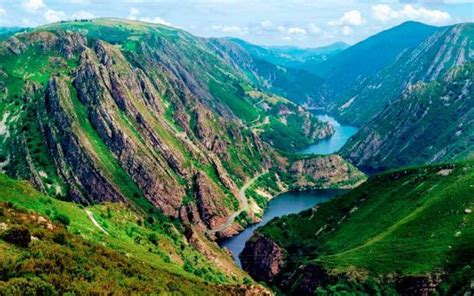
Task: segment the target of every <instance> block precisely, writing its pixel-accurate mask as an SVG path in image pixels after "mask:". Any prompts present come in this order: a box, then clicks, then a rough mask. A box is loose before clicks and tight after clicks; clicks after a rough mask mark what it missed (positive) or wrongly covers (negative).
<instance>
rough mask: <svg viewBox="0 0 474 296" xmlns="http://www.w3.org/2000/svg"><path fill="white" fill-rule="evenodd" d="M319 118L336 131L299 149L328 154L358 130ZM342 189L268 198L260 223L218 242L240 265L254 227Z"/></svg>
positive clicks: (307, 205)
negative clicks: (328, 136) (315, 142)
mask: <svg viewBox="0 0 474 296" xmlns="http://www.w3.org/2000/svg"><path fill="white" fill-rule="evenodd" d="M318 118H319V119H320V120H322V121H329V122H331V123H332V124H333V126H334V128H335V130H336V132H335V134H334V135H333V136H332V137H331V138H329V139H326V140H323V141H320V142H318V143H317V144H314V145H311V146H309V147H308V148H306V149H304V150H303V151H300V153H304V154H311V153H313V154H331V153H334V152H337V151H339V149H341V147H342V146H344V144H345V143H346V142H347V140H349V138H350V137H351V136H352V135H354V134H355V133H356V132H357V128H355V127H352V126H343V125H340V124H339V123H338V122H337V121H336V120H335V119H334V118H332V117H330V116H328V115H318ZM342 192H343V190H313V191H304V192H288V193H283V194H280V195H279V196H277V197H275V198H274V199H272V200H271V201H270V202H269V204H268V207H267V209H266V210H265V213H264V215H263V218H262V221H261V222H260V223H258V224H255V225H252V226H250V227H248V228H246V229H245V230H244V231H243V232H241V233H240V234H238V235H236V236H234V237H232V238H229V239H226V240H223V241H221V242H220V246H221V247H225V248H227V249H229V250H230V251H231V252H232V255H233V257H234V259H235V262H236V263H237V265H239V266H241V265H240V260H239V258H238V255H239V254H240V253H241V252H242V250H243V249H244V247H245V242H246V241H247V240H248V239H249V238H250V237H251V236H252V234H253V232H254V231H255V229H257V228H258V227H260V226H263V225H265V224H266V223H268V221H270V220H272V219H273V218H276V217H281V216H284V215H289V214H293V213H299V212H301V211H303V210H306V209H309V208H312V207H313V206H315V205H316V204H318V203H322V202H324V201H327V200H329V199H331V198H333V197H334V196H335V195H337V194H338V193H342Z"/></svg>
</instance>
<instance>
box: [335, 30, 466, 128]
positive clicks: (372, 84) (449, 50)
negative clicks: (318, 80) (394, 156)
mask: <svg viewBox="0 0 474 296" xmlns="http://www.w3.org/2000/svg"><path fill="white" fill-rule="evenodd" d="M473 32H474V25H473V24H472V23H471V24H469V23H465V24H458V25H454V26H449V27H444V28H439V29H438V30H437V31H436V32H435V33H434V34H432V35H431V36H429V37H428V38H427V39H426V40H425V41H423V42H421V43H420V44H419V45H417V46H415V47H413V48H408V49H406V50H404V51H403V52H400V54H399V55H398V56H397V57H396V58H395V59H394V60H393V61H392V62H390V64H388V65H386V66H385V67H384V68H382V69H380V70H379V71H378V72H377V73H374V74H373V75H370V76H363V77H365V78H364V81H363V82H362V83H360V84H359V85H355V86H352V89H351V90H350V91H349V92H348V93H346V94H344V95H343V96H342V97H339V98H338V100H336V102H335V104H336V105H335V106H334V107H333V108H334V109H333V111H334V112H337V113H338V116H340V117H341V118H343V119H344V120H347V121H349V122H351V123H352V124H355V125H359V126H360V125H362V124H364V123H366V122H368V120H370V119H371V118H372V117H373V116H375V115H376V114H378V113H379V112H380V111H382V110H383V109H384V108H385V105H387V103H389V102H391V101H393V100H395V99H397V98H398V97H399V96H400V94H401V93H402V92H403V91H404V90H405V89H406V88H408V87H410V85H413V84H416V83H418V82H429V81H433V80H436V79H442V77H443V76H444V75H445V74H446V72H447V71H449V70H450V69H452V68H454V67H458V66H462V65H463V64H464V63H468V62H471V61H472V60H473V59H474V56H473V55H472V53H470V50H469V49H470V48H472V46H473V40H474V38H473V37H474V33H473ZM387 44H391V42H390V43H387ZM375 98H376V99H375ZM336 108H337V110H336Z"/></svg>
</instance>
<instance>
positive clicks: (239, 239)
mask: <svg viewBox="0 0 474 296" xmlns="http://www.w3.org/2000/svg"><path fill="white" fill-rule="evenodd" d="M340 192H342V190H314V191H302V192H287V193H283V194H280V195H279V196H277V197H275V198H274V199H272V200H271V201H270V202H269V203H268V207H267V209H266V210H265V213H264V215H263V218H262V221H261V222H260V223H258V224H254V225H252V226H250V227H248V228H246V229H245V230H244V231H243V232H241V233H239V234H238V235H236V236H234V237H231V238H229V239H226V240H223V241H222V242H220V246H221V247H225V248H227V249H229V250H230V251H231V252H232V256H233V257H234V260H235V262H236V263H237V265H238V266H241V265H240V259H239V257H238V254H240V253H241V252H242V250H243V249H244V247H245V242H246V241H247V240H248V239H249V238H250V237H251V236H252V234H253V232H254V231H255V229H256V228H258V227H260V226H263V225H265V224H266V223H267V222H268V221H270V220H272V219H273V218H275V217H281V216H284V215H288V214H293V213H299V212H301V211H303V210H306V209H309V208H311V207H313V206H315V205H316V204H318V203H322V202H324V201H327V200H329V199H331V198H332V197H334V196H335V195H336V194H338V193H340Z"/></svg>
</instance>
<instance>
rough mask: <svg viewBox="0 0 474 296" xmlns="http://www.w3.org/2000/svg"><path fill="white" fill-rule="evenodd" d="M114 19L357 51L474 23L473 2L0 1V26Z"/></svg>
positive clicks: (266, 42) (262, 42) (267, 42)
mask: <svg viewBox="0 0 474 296" xmlns="http://www.w3.org/2000/svg"><path fill="white" fill-rule="evenodd" d="M95 17H116V18H125V19H132V20H139V21H146V22H153V23H159V24H164V25H169V26H173V27H177V28H180V29H183V30H186V31H189V32H191V33H193V34H194V35H197V36H202V37H229V36H232V37H238V38H242V39H245V40H247V41H250V42H252V43H255V44H260V45H290V46H298V47H318V46H324V45H328V44H331V43H333V42H337V41H343V42H346V43H349V44H354V43H356V42H358V41H361V40H363V39H365V38H367V37H369V36H370V35H373V34H375V33H377V32H379V31H382V30H384V29H387V28H390V27H393V26H395V25H397V24H400V23H402V22H404V21H407V20H415V21H420V22H424V23H427V24H432V25H437V26H442V25H448V24H453V23H460V22H473V21H474V0H414V1H409V0H381V1H362V0H339V1H328V0H286V1H285V0H174V1H173V0H116V1H113V0H0V26H21V27H31V26H37V25H41V24H46V23H51V22H57V21H60V20H69V19H81V18H95Z"/></svg>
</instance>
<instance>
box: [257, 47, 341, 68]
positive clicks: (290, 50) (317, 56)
mask: <svg viewBox="0 0 474 296" xmlns="http://www.w3.org/2000/svg"><path fill="white" fill-rule="evenodd" d="M349 46H350V45H349V44H347V43H344V42H335V43H333V44H330V45H327V46H323V47H317V48H301V47H293V46H269V47H266V48H267V49H269V50H270V51H272V52H274V53H278V54H280V55H281V56H283V57H286V58H288V59H290V60H294V61H298V62H302V63H304V62H308V61H324V60H326V59H328V58H329V57H331V56H333V55H336V54H338V53H340V52H341V51H343V50H344V49H346V48H348V47H349Z"/></svg>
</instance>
